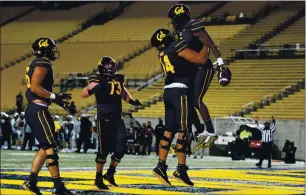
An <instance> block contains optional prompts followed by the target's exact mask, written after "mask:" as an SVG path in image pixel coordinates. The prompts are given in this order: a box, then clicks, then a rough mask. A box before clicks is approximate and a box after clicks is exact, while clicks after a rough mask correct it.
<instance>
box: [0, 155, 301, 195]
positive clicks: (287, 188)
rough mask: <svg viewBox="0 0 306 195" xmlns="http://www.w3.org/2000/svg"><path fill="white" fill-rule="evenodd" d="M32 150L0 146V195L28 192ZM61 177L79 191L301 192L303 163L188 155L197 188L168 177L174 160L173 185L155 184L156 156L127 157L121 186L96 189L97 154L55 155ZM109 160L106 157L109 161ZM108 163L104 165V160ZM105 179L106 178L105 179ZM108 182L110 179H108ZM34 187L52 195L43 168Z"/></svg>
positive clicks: (120, 173)
mask: <svg viewBox="0 0 306 195" xmlns="http://www.w3.org/2000/svg"><path fill="white" fill-rule="evenodd" d="M33 156H34V152H27V151H13V150H1V193H0V194H1V195H2V194H7V195H13V194H30V193H29V192H27V191H25V190H23V188H22V183H23V181H24V179H25V178H27V176H28V174H29V168H30V166H31V160H32V157H33ZM59 156H60V160H59V162H60V166H61V177H62V178H63V180H64V182H65V183H66V186H67V187H68V188H69V189H72V190H74V191H76V192H77V194H82V195H83V194H84V195H85V194H92V195H97V194H107V195H110V194H112V195H113V194H114V195H117V194H151V195H152V194H177V195H180V194H305V188H304V187H305V185H304V183H305V170H304V162H297V163H296V164H294V165H287V164H284V163H283V162H273V163H272V166H273V168H272V169H267V168H265V167H266V161H265V162H264V164H263V165H264V166H263V167H264V168H263V169H258V168H256V167H255V166H254V164H255V163H256V162H257V161H256V160H255V159H247V160H246V161H232V160H231V159H230V158H229V157H212V156H206V157H204V158H203V159H193V158H188V159H187V163H188V166H189V168H190V170H189V171H188V174H189V176H190V177H191V180H192V181H194V183H195V186H194V187H189V186H186V185H184V184H181V183H180V182H178V181H177V180H175V179H174V178H173V176H172V173H173V171H174V168H175V167H176V165H177V159H176V158H172V157H171V156H170V157H169V158H168V161H167V164H168V165H169V170H168V176H169V177H170V182H171V183H172V186H170V187H167V186H163V185H161V184H160V183H159V181H158V180H157V178H155V177H154V176H153V175H152V169H153V168H154V166H155V165H156V163H157V157H156V156H153V155H151V156H133V155H126V156H125V157H124V159H123V160H122V162H121V163H120V165H119V167H120V168H118V170H117V173H116V175H115V179H116V181H117V183H118V184H119V187H111V186H110V190H107V191H98V190H97V188H96V187H95V186H94V185H93V183H94V176H95V169H94V167H95V161H94V159H95V154H93V153H91V154H75V153H59ZM109 161H110V160H109V159H108V162H109ZM106 167H108V163H107V164H106ZM106 183H107V182H106ZM107 184H108V183H107ZM38 186H39V187H40V188H41V190H42V193H43V194H51V189H52V186H53V183H52V182H51V180H50V178H49V173H48V171H47V169H46V168H45V167H44V168H43V170H42V172H41V173H40V174H39V182H38Z"/></svg>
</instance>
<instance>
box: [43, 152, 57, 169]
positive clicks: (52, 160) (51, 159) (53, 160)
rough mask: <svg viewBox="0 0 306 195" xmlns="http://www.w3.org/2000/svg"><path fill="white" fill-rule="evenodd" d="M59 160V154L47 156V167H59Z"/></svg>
mask: <svg viewBox="0 0 306 195" xmlns="http://www.w3.org/2000/svg"><path fill="white" fill-rule="evenodd" d="M58 159H59V156H58V155H57V153H55V154H49V155H47V157H46V161H47V164H46V167H52V166H57V165H58Z"/></svg>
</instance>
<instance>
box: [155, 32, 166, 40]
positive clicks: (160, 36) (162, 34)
mask: <svg viewBox="0 0 306 195" xmlns="http://www.w3.org/2000/svg"><path fill="white" fill-rule="evenodd" d="M165 37H166V34H164V33H163V31H160V33H157V35H156V39H157V40H159V41H160V42H161V41H162V40H163V39H164V38H165Z"/></svg>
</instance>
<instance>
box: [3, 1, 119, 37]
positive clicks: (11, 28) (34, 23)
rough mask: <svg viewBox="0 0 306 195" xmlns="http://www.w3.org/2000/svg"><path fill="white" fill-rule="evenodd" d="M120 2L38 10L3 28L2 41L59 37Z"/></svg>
mask: <svg viewBox="0 0 306 195" xmlns="http://www.w3.org/2000/svg"><path fill="white" fill-rule="evenodd" d="M117 5H118V4H117V3H112V4H105V3H89V4H86V5H84V6H80V7H77V8H72V9H69V10H51V11H45V10H36V11H34V12H32V13H30V14H28V15H26V16H24V17H22V18H20V19H18V20H16V21H14V22H12V23H10V24H7V25H5V26H4V27H2V28H1V42H2V43H31V42H33V40H35V39H36V38H38V37H41V36H42V35H43V36H45V37H51V38H53V39H58V38H60V37H62V36H64V35H66V34H68V33H70V32H72V31H73V30H75V29H76V28H77V26H78V24H80V23H81V22H83V21H85V20H86V19H87V18H90V17H92V16H94V15H95V14H97V13H99V12H102V11H103V10H105V9H106V8H107V9H110V8H109V6H113V8H115V7H116V6H117ZM42 16H43V17H42Z"/></svg>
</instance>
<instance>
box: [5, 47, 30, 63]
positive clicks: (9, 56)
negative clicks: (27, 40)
mask: <svg viewBox="0 0 306 195" xmlns="http://www.w3.org/2000/svg"><path fill="white" fill-rule="evenodd" d="M30 51H31V44H0V52H1V54H0V55H1V65H0V67H1V68H2V67H4V64H6V63H8V62H10V61H11V60H15V59H17V58H19V57H20V56H21V55H23V54H25V53H27V52H30Z"/></svg>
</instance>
